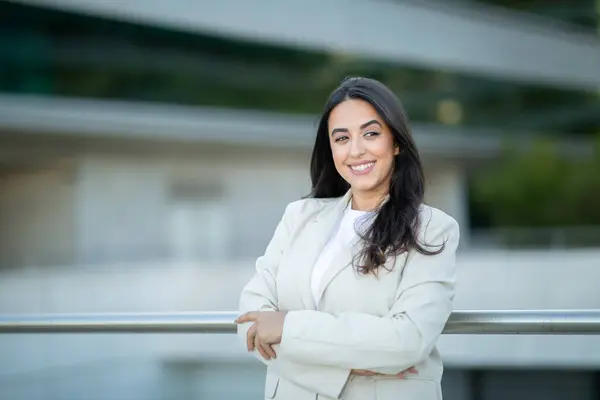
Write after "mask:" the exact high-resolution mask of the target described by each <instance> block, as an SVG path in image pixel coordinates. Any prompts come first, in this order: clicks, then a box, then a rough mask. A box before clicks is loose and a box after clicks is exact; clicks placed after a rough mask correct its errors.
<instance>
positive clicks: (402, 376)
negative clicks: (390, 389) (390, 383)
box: [396, 372, 406, 379]
mask: <svg viewBox="0 0 600 400" xmlns="http://www.w3.org/2000/svg"><path fill="white" fill-rule="evenodd" d="M396 377H398V378H400V379H404V378H406V376H405V375H404V372H400V373H399V374H396Z"/></svg>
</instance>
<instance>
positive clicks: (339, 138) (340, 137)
mask: <svg viewBox="0 0 600 400" xmlns="http://www.w3.org/2000/svg"><path fill="white" fill-rule="evenodd" d="M347 139H348V136H344V135H340V136H338V137H336V138H335V142H341V141H343V140H347Z"/></svg>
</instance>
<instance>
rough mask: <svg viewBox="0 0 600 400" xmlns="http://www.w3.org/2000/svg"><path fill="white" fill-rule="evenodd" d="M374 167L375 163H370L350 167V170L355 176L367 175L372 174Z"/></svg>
mask: <svg viewBox="0 0 600 400" xmlns="http://www.w3.org/2000/svg"><path fill="white" fill-rule="evenodd" d="M374 166H375V161H368V162H365V163H362V164H355V165H349V166H348V168H350V171H352V173H353V174H354V175H365V174H368V173H369V172H371V171H372V170H373V167H374Z"/></svg>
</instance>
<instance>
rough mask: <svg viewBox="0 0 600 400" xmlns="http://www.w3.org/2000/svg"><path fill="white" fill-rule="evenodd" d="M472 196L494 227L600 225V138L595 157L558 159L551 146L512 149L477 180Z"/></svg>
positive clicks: (554, 149) (596, 144) (555, 150)
mask: <svg viewBox="0 0 600 400" xmlns="http://www.w3.org/2000/svg"><path fill="white" fill-rule="evenodd" d="M471 195H472V196H473V199H472V201H473V204H474V207H475V208H476V209H477V210H478V212H479V213H480V214H481V213H483V214H485V219H487V220H488V221H489V224H490V225H492V226H494V227H557V226H585V225H600V199H599V196H600V136H599V137H598V140H597V141H596V143H595V146H594V154H593V157H583V158H578V157H573V156H565V155H562V154H559V149H558V148H557V145H556V144H555V143H552V142H550V141H538V142H536V143H534V145H533V147H532V149H531V150H528V151H522V150H517V149H515V148H509V149H507V151H506V152H505V154H504V156H503V158H502V160H501V161H500V163H499V164H498V165H496V166H495V167H494V168H492V169H491V170H488V171H484V172H482V173H480V174H479V175H478V176H477V177H475V179H474V181H473V186H472V192H471Z"/></svg>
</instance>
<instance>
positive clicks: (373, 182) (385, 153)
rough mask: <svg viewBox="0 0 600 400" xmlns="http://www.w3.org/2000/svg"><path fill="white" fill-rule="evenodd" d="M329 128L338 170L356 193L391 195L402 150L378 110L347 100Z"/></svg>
mask: <svg viewBox="0 0 600 400" xmlns="http://www.w3.org/2000/svg"><path fill="white" fill-rule="evenodd" d="M328 126H329V141H330V144H331V152H332V155H333V162H334V164H335V168H336V169H337V171H338V173H339V174H340V175H341V176H342V177H343V178H344V179H345V180H346V182H348V183H349V184H350V187H351V190H352V192H353V193H355V194H358V193H361V194H366V193H368V192H373V193H374V194H375V193H378V194H384V193H385V194H387V192H388V191H389V185H390V180H391V176H392V171H393V168H394V157H395V156H396V155H397V154H398V153H399V151H400V149H399V148H398V147H397V146H396V145H395V144H394V137H393V135H392V132H391V131H390V129H389V128H388V127H387V125H386V124H385V123H384V121H383V119H382V118H381V117H380V116H379V114H378V113H377V111H376V110H375V108H373V106H371V104H369V103H368V102H366V101H364V100H359V99H350V100H346V101H344V102H342V103H340V104H338V105H337V106H336V107H335V108H334V109H333V110H332V111H331V113H330V115H329V121H328Z"/></svg>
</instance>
